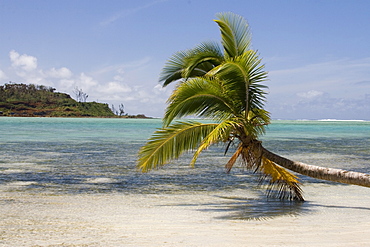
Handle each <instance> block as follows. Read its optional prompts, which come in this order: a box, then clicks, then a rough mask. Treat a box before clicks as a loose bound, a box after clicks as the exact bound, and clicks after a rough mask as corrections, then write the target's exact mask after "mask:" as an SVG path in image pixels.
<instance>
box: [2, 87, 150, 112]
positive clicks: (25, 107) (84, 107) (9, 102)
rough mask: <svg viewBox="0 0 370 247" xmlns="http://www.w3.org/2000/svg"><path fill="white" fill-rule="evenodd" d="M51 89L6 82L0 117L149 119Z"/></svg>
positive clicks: (3, 88)
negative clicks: (80, 100)
mask: <svg viewBox="0 0 370 247" xmlns="http://www.w3.org/2000/svg"><path fill="white" fill-rule="evenodd" d="M55 90H56V89H55V88H52V87H47V86H42V85H34V84H24V83H6V84H4V85H3V86H0V116H8V117H11V116H13V117H119V118H149V117H146V116H145V115H144V114H139V115H128V114H120V115H121V116H118V115H116V114H115V113H114V112H113V111H112V110H111V109H110V108H109V105H108V104H105V103H97V102H78V101H76V100H74V99H72V98H71V96H70V95H68V94H66V93H59V92H55ZM85 100H86V97H85Z"/></svg>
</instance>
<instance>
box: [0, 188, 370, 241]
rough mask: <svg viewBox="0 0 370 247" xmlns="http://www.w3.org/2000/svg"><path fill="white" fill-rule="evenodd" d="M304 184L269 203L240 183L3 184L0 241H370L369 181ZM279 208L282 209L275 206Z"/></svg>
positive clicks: (0, 199) (0, 198)
mask: <svg viewBox="0 0 370 247" xmlns="http://www.w3.org/2000/svg"><path fill="white" fill-rule="evenodd" d="M304 189H305V191H306V198H307V199H308V201H307V202H305V203H303V204H301V206H300V205H294V204H295V203H294V202H283V203H284V204H280V205H278V204H274V201H272V202H271V200H270V201H269V200H268V199H266V198H262V197H261V198H259V197H258V196H257V197H256V195H246V194H245V193H243V191H242V190H235V191H232V192H217V193H205V192H203V193H198V194H197V193H195V194H189V193H184V194H181V193H177V194H141V195H140V194H139V195H138V194H136V195H134V194H122V193H106V194H60V195H58V194H46V193H45V194H42V193H37V194H32V193H30V192H27V193H25V192H12V191H10V192H9V191H4V192H2V195H1V197H0V202H1V206H0V207H1V212H2V215H1V221H0V222H1V227H0V231H1V238H0V245H2V246H215V247H216V246H217V247H218V246H326V247H329V246H346V247H348V246H366V245H369V244H370V229H369V228H368V222H369V220H370V216H369V212H370V207H369V206H368V205H369V202H370V199H369V198H368V197H367V194H368V188H361V187H357V186H345V185H343V186H341V185H328V184H311V185H308V186H305V188H304ZM271 203H272V205H273V206H272V207H271ZM275 203H276V202H275ZM292 203H293V204H292ZM279 207H280V208H284V207H285V211H281V210H280V213H279V210H277V209H278V208H279ZM259 209H262V210H259ZM269 211H271V212H272V211H277V213H276V212H275V214H274V213H273V214H268V213H269ZM248 215H249V216H252V217H249V216H248ZM253 217H254V218H253Z"/></svg>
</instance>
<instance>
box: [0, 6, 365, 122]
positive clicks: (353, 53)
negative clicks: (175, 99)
mask: <svg viewBox="0 0 370 247" xmlns="http://www.w3.org/2000/svg"><path fill="white" fill-rule="evenodd" d="M227 11H231V12H234V13H236V14H239V15H241V16H243V17H244V18H246V19H247V20H248V22H249V24H250V27H251V30H252V37H253V40H252V42H253V48H254V49H256V50H258V52H259V54H260V56H261V58H262V59H263V63H264V64H265V65H266V70H267V71H269V81H268V82H267V83H266V84H267V85H268V86H269V90H268V91H269V95H268V96H267V104H266V108H267V110H269V111H270V112H271V114H272V117H273V118H274V119H327V118H331V119H332V118H335V119H364V120H370V31H369V30H370V1H367V0H356V1H341V0H336V1H334V0H325V1H324V0H322V1H314V0H311V1H287V0H280V1H276V0H270V1H268V0H265V1H264V0H259V1H257V0H256V1H248V0H245V1H241V0H239V1H235V0H227V1H220V0H208V1H207V0H197V1H195V0H135V1H133V0H132V1H127V0H126V1H124V0H110V1H103V0H100V1H97V0H80V1H75V0H63V1H53V0H52V1H48V0H43V1H41V0H33V1H27V0H22V1H21V0H0V84H4V83H7V82H9V81H12V82H24V83H34V84H38V85H47V86H52V87H55V88H56V89H57V91H59V92H66V93H69V94H70V95H71V96H72V97H73V96H74V95H73V90H74V89H75V87H78V88H81V89H82V90H83V91H84V92H85V93H87V94H88V95H89V97H88V101H97V102H104V103H108V104H109V105H111V104H114V105H115V106H116V108H118V105H119V104H121V103H123V104H124V105H125V111H126V112H128V113H130V114H139V113H144V114H146V115H148V116H154V117H161V116H162V115H163V112H164V109H165V106H166V105H165V102H166V99H167V98H168V96H169V94H170V93H171V90H172V89H173V87H171V86H170V87H166V88H162V87H161V86H160V85H159V84H158V77H159V73H160V71H161V68H162V67H163V65H164V64H165V62H166V60H167V59H168V58H169V57H170V56H171V55H172V54H173V53H175V52H176V51H179V50H184V49H188V48H192V47H194V46H195V45H197V44H199V43H200V42H203V41H210V40H211V41H219V40H220V34H219V29H218V26H217V25H216V23H215V22H214V21H213V19H214V18H215V14H216V13H218V12H227Z"/></svg>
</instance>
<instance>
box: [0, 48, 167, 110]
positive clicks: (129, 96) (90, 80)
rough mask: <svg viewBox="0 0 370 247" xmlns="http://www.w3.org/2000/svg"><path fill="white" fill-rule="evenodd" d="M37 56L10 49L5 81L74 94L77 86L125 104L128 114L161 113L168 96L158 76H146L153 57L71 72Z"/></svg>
mask: <svg viewBox="0 0 370 247" xmlns="http://www.w3.org/2000/svg"><path fill="white" fill-rule="evenodd" d="M37 60H38V59H37V58H36V57H35V56H31V55H27V54H19V53H18V52H17V51H15V50H12V51H10V52H9V63H10V66H9V67H8V68H5V69H3V68H0V79H1V82H0V83H2V84H4V83H6V82H7V81H5V80H9V81H11V82H16V83H27V84H31V83H32V84H36V85H45V86H50V87H54V88H56V90H57V91H58V92H65V93H68V94H70V95H71V97H74V94H73V91H74V89H75V88H76V87H78V88H80V89H82V90H83V92H84V93H87V94H88V95H89V100H91V101H96V102H101V103H107V104H109V105H110V106H111V105H112V104H113V105H115V106H116V107H118V105H120V104H124V105H125V110H126V111H127V113H129V114H139V113H142V114H146V115H148V116H153V117H160V116H162V114H163V109H164V107H165V101H166V99H167V98H168V90H167V88H162V87H161V86H160V85H158V84H157V83H156V82H155V80H156V78H154V79H153V78H151V79H150V78H143V75H145V73H143V72H144V71H145V69H146V67H147V66H148V65H149V63H150V62H151V59H150V58H148V57H146V58H143V59H140V60H137V61H132V62H130V63H127V64H118V65H110V66H107V67H102V68H100V69H98V70H96V71H93V72H77V73H76V72H72V70H70V69H69V68H67V67H60V68H54V67H52V68H39V66H38V63H37Z"/></svg>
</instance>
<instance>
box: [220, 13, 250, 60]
mask: <svg viewBox="0 0 370 247" xmlns="http://www.w3.org/2000/svg"><path fill="white" fill-rule="evenodd" d="M217 17H218V18H219V20H215V22H216V23H217V24H218V25H219V27H220V31H221V38H222V45H223V47H224V49H225V53H226V54H225V55H227V56H228V57H236V56H239V55H241V54H243V53H244V52H246V51H247V50H249V48H250V45H251V35H250V32H249V25H248V23H247V21H246V20H245V19H244V18H243V17H241V16H239V15H235V14H233V13H230V12H228V13H219V14H217Z"/></svg>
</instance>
